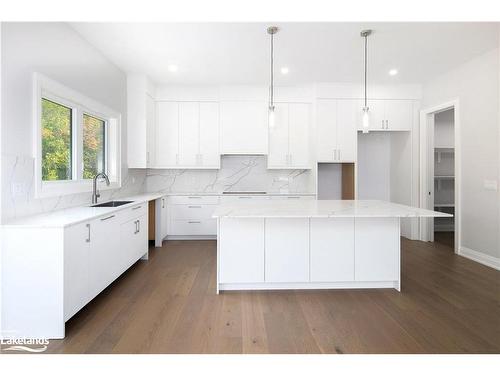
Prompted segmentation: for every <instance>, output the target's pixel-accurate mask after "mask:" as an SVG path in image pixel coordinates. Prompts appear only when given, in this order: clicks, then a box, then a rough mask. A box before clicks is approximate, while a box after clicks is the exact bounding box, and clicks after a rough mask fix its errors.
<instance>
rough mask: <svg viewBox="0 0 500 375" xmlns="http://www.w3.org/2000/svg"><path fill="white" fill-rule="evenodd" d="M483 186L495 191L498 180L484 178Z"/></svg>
mask: <svg viewBox="0 0 500 375" xmlns="http://www.w3.org/2000/svg"><path fill="white" fill-rule="evenodd" d="M484 188H485V189H486V190H492V191H497V190H498V182H497V181H496V180H484Z"/></svg>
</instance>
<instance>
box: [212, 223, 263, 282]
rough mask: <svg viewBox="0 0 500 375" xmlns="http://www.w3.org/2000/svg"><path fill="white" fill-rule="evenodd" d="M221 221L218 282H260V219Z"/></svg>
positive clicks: (261, 248) (261, 267)
mask: <svg viewBox="0 0 500 375" xmlns="http://www.w3.org/2000/svg"><path fill="white" fill-rule="evenodd" d="M221 220H222V225H221V228H223V229H222V230H224V233H223V234H222V235H219V238H220V239H221V241H219V259H220V264H219V282H220V283H236V282H240V283H242V282H243V283H261V282H264V219H230V218H223V219H221Z"/></svg>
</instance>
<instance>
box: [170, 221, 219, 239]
mask: <svg viewBox="0 0 500 375" xmlns="http://www.w3.org/2000/svg"><path fill="white" fill-rule="evenodd" d="M168 234H169V235H172V236H209V235H213V236H215V235H216V234H217V220H215V219H205V220H173V221H172V228H171V230H170V231H169V233H168Z"/></svg>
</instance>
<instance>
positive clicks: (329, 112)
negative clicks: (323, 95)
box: [316, 99, 357, 163]
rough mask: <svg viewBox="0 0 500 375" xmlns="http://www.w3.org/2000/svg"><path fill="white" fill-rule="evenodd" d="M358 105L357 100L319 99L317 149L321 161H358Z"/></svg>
mask: <svg viewBox="0 0 500 375" xmlns="http://www.w3.org/2000/svg"><path fill="white" fill-rule="evenodd" d="M356 107H357V101H356V100H350V99H338V100H335V99H319V100H318V102H317V140H316V150H317V159H318V161H319V162H339V163H340V162H354V161H356V118H357V116H356Z"/></svg>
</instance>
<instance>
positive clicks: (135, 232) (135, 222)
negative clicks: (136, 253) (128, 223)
mask: <svg viewBox="0 0 500 375" xmlns="http://www.w3.org/2000/svg"><path fill="white" fill-rule="evenodd" d="M138 222H139V220H135V221H134V224H135V231H134V234H137V232H139V231H138V230H137V223H138Z"/></svg>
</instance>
